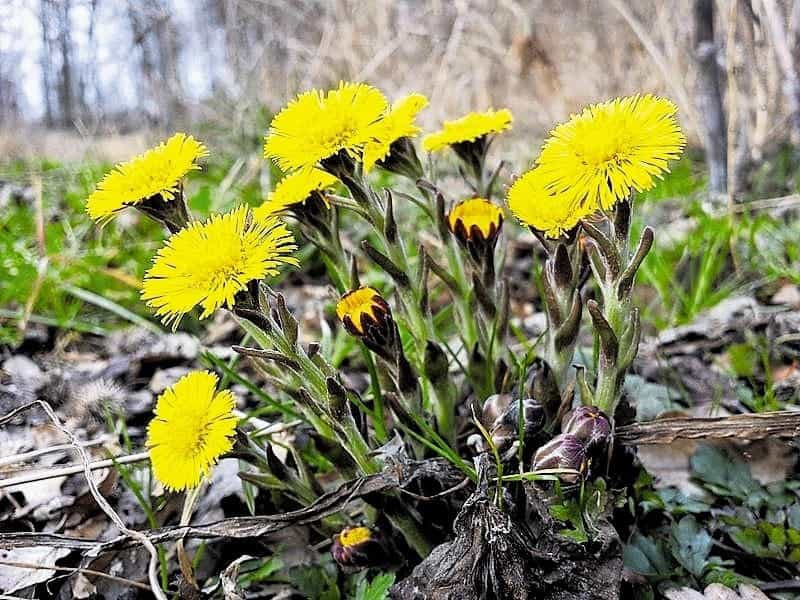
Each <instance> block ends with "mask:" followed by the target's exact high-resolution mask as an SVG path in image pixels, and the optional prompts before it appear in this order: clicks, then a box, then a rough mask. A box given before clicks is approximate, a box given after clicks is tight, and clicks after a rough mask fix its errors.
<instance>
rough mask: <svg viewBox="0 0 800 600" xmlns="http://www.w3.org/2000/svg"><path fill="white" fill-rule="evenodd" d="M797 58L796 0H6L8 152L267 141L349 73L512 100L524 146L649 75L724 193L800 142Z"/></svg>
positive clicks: (123, 153)
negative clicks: (197, 130)
mask: <svg viewBox="0 0 800 600" xmlns="http://www.w3.org/2000/svg"><path fill="white" fill-rule="evenodd" d="M798 61H800V0H671V1H668V2H663V1H659V0H564V1H560V2H555V1H552V0H531V1H527V2H524V1H516V0H495V1H491V2H487V1H478V0H472V1H470V0H432V1H421V0H395V1H388V0H376V1H372V2H363V1H362V0H292V1H289V0H128V1H124V0H0V119H1V120H2V135H0V155H4V156H53V157H54V158H59V159H62V160H63V159H71V158H74V159H79V158H82V157H84V156H85V155H87V154H88V155H90V156H94V157H99V158H103V159H107V160H116V159H121V158H125V157H128V156H129V155H130V154H131V151H133V150H139V149H143V148H144V147H145V144H146V143H147V142H149V141H151V140H152V139H153V138H154V137H157V135H160V134H162V133H164V132H170V131H173V130H175V129H180V128H187V129H192V128H193V127H194V126H196V125H197V124H198V123H216V124H217V125H219V129H220V130H223V131H227V132H228V133H229V134H234V136H237V135H238V136H252V137H259V136H261V135H263V133H264V132H263V130H258V131H257V130H255V129H254V127H255V126H256V125H258V126H262V125H265V123H266V122H268V121H267V120H266V118H265V114H266V115H268V114H269V112H270V111H274V110H277V109H278V108H279V107H280V106H281V105H282V104H283V103H284V102H285V101H286V100H287V98H289V97H291V96H292V95H293V94H295V93H296V92H297V91H299V90H303V89H307V88H310V87H327V86H332V85H335V84H336V83H337V82H338V81H339V80H341V79H346V80H357V81H367V82H370V83H373V84H375V85H377V86H378V87H380V88H381V89H383V90H384V91H385V92H386V93H387V94H388V95H389V96H390V97H393V98H394V97H398V96H399V95H400V94H402V93H406V92H409V91H412V90H419V91H421V92H423V93H425V94H427V95H428V96H429V98H430V99H431V107H430V108H429V109H428V110H427V111H426V113H425V114H424V115H423V117H422V120H423V123H424V124H425V125H427V126H428V127H434V126H436V124H437V123H438V122H439V121H440V120H441V119H442V118H446V117H455V116H458V115H459V114H460V113H462V112H465V111H467V110H471V109H483V108H487V107H503V106H507V107H509V108H511V109H512V111H513V113H514V115H515V117H516V123H515V131H514V137H512V138H511V140H512V141H511V142H510V143H511V144H512V145H514V149H516V150H518V151H519V154H518V156H520V158H523V159H524V160H528V159H529V158H530V157H531V156H532V155H533V154H535V152H536V149H537V147H538V143H539V140H540V139H541V137H542V136H543V135H544V134H545V133H546V129H547V128H548V127H549V126H550V125H551V124H552V123H553V122H555V121H557V120H559V119H563V118H565V117H566V116H568V114H569V113H570V112H571V111H574V110H576V109H577V108H578V107H580V106H582V105H585V104H586V103H589V102H593V101H599V100H603V99H607V98H609V97H612V96H615V95H620V94H630V93H635V92H639V91H645V92H657V93H661V94H665V95H668V96H669V97H671V98H672V99H674V100H675V101H676V102H677V104H678V105H679V107H680V118H681V120H682V124H683V126H684V128H685V129H686V131H687V133H688V136H689V138H690V143H691V144H692V145H693V146H696V147H704V148H705V150H706V154H707V158H708V161H707V165H708V169H709V180H708V183H709V186H710V189H711V190H712V191H716V192H724V191H726V189H728V188H738V187H740V186H741V180H743V179H746V178H747V177H748V173H749V172H750V170H751V167H752V166H753V165H757V164H759V163H760V162H761V160H762V157H763V156H764V155H765V153H771V152H772V151H773V150H774V149H775V147H776V146H777V145H779V144H782V143H785V142H787V141H794V142H796V141H798V140H800V80H798V76H797V64H798ZM53 132H57V133H55V134H54V133H53ZM208 141H209V142H210V143H211V144H212V146H213V144H214V140H208ZM729 142H730V143H729ZM727 165H731V168H730V169H727ZM731 191H734V190H731Z"/></svg>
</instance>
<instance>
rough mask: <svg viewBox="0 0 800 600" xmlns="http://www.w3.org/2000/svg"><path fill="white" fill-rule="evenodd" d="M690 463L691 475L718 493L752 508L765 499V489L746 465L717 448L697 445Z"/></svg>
mask: <svg viewBox="0 0 800 600" xmlns="http://www.w3.org/2000/svg"><path fill="white" fill-rule="evenodd" d="M690 463H691V467H692V472H693V474H694V476H695V477H697V478H698V479H700V481H701V482H702V483H703V484H704V485H705V487H707V488H708V489H709V490H711V491H712V492H714V493H715V494H717V495H720V496H734V497H735V498H738V499H740V500H743V501H746V502H747V504H748V506H754V507H755V506H759V505H760V504H761V503H762V502H763V501H764V500H765V499H766V493H765V491H764V488H763V487H762V486H761V484H760V483H758V482H757V481H756V480H755V479H753V477H752V475H750V469H749V468H748V466H747V465H746V464H744V463H743V462H740V461H736V460H732V459H731V458H729V457H728V456H727V455H726V454H725V453H724V452H723V451H722V450H719V449H718V448H715V447H713V446H706V445H703V446H700V447H699V448H698V449H697V452H695V453H694V455H693V456H692V458H691V461H690Z"/></svg>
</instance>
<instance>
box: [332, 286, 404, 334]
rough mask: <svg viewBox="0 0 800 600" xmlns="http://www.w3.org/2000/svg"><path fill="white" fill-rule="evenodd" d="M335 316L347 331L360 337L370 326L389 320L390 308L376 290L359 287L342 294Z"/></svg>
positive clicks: (390, 315) (390, 317) (390, 316)
mask: <svg viewBox="0 0 800 600" xmlns="http://www.w3.org/2000/svg"><path fill="white" fill-rule="evenodd" d="M336 316H337V317H339V320H340V321H341V322H342V323H343V324H344V326H345V328H346V329H347V331H349V332H350V333H351V334H353V335H355V336H356V337H362V336H364V335H365V333H366V332H367V330H368V329H369V328H370V327H373V326H378V325H381V324H382V323H383V322H385V321H391V319H392V310H391V308H389V304H387V302H386V300H384V299H383V296H381V295H380V293H379V292H378V290H376V289H375V288H371V287H361V288H358V289H356V290H352V291H349V292H347V293H346V294H345V295H344V296H342V298H341V300H339V302H338V304H337V305H336Z"/></svg>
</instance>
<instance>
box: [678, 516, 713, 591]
mask: <svg viewBox="0 0 800 600" xmlns="http://www.w3.org/2000/svg"><path fill="white" fill-rule="evenodd" d="M711 544H712V539H711V536H710V535H709V534H708V532H707V531H706V530H705V529H701V528H700V527H699V526H698V524H697V521H696V520H695V518H694V517H693V516H692V515H689V516H686V517H683V518H682V519H681V520H680V521H679V522H678V524H677V525H673V526H672V534H671V536H670V550H671V551H672V556H674V557H675V560H677V561H678V562H679V563H680V564H681V566H683V568H685V569H686V570H687V571H689V573H691V574H692V575H694V576H696V577H700V576H701V575H702V574H703V571H704V570H705V568H706V563H707V562H708V555H709V553H710V552H711Z"/></svg>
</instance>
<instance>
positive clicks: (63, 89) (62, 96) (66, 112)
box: [58, 0, 75, 125]
mask: <svg viewBox="0 0 800 600" xmlns="http://www.w3.org/2000/svg"><path fill="white" fill-rule="evenodd" d="M70 4H71V3H70V0H60V2H59V3H58V47H59V50H60V52H61V77H60V81H59V85H58V98H59V104H60V105H61V123H62V124H63V125H70V124H71V123H73V122H74V121H75V90H74V89H73V87H74V84H73V73H72V36H71V31H70V30H71V27H72V24H71V22H70V14H69V13H70Z"/></svg>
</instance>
